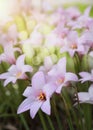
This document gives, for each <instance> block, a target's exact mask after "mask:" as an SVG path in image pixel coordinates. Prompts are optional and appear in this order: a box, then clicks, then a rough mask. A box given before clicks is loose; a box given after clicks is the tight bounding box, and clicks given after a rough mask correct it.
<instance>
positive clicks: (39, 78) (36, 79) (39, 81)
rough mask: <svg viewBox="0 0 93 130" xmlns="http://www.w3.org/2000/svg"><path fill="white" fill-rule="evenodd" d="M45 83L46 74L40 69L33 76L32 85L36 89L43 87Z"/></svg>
mask: <svg viewBox="0 0 93 130" xmlns="http://www.w3.org/2000/svg"><path fill="white" fill-rule="evenodd" d="M44 85H45V76H44V73H43V72H41V71H39V72H37V73H35V74H34V76H33V77H32V87H34V88H35V89H42V87H43V86H44Z"/></svg>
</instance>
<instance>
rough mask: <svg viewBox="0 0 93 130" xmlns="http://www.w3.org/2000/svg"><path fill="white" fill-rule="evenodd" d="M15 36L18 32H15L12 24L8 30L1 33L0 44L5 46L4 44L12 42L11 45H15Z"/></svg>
mask: <svg viewBox="0 0 93 130" xmlns="http://www.w3.org/2000/svg"><path fill="white" fill-rule="evenodd" d="M17 38H18V32H17V28H16V25H15V24H13V25H11V26H10V27H9V28H8V31H7V32H6V33H3V32H2V34H1V37H0V42H1V43H0V44H1V45H2V46H3V47H5V46H6V45H9V44H13V45H17V44H18V42H17Z"/></svg>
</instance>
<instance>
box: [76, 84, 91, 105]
mask: <svg viewBox="0 0 93 130" xmlns="http://www.w3.org/2000/svg"><path fill="white" fill-rule="evenodd" d="M78 99H79V102H80V103H90V104H93V84H91V85H90V87H89V89H88V92H79V93H78Z"/></svg>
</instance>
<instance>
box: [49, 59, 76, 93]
mask: <svg viewBox="0 0 93 130" xmlns="http://www.w3.org/2000/svg"><path fill="white" fill-rule="evenodd" d="M48 76H49V77H48V80H49V81H50V82H54V83H55V84H56V85H57V89H56V92H57V93H60V92H61V89H62V87H63V86H67V85H68V82H69V81H78V78H77V76H76V75H75V74H74V73H71V72H66V58H62V59H60V60H59V62H58V63H57V64H56V65H54V66H53V67H52V69H51V70H50V71H49V72H48Z"/></svg>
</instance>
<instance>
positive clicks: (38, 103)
mask: <svg viewBox="0 0 93 130" xmlns="http://www.w3.org/2000/svg"><path fill="white" fill-rule="evenodd" d="M55 89H56V86H55V85H54V84H51V83H47V84H46V78H45V75H44V73H43V72H41V71H39V72H37V73H35V74H34V76H33V77H32V87H31V86H29V87H27V88H26V90H25V91H24V93H23V95H24V96H25V97H26V99H25V100H24V101H23V102H22V103H21V105H20V106H19V108H18V111H17V113H18V114H20V113H22V112H24V111H27V110H30V116H31V117H32V118H34V117H35V115H36V113H37V112H38V110H39V109H40V108H41V110H42V111H43V112H45V113H46V114H48V115H50V113H51V108H50V107H51V106H50V98H51V96H52V94H53V93H54V91H55Z"/></svg>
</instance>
